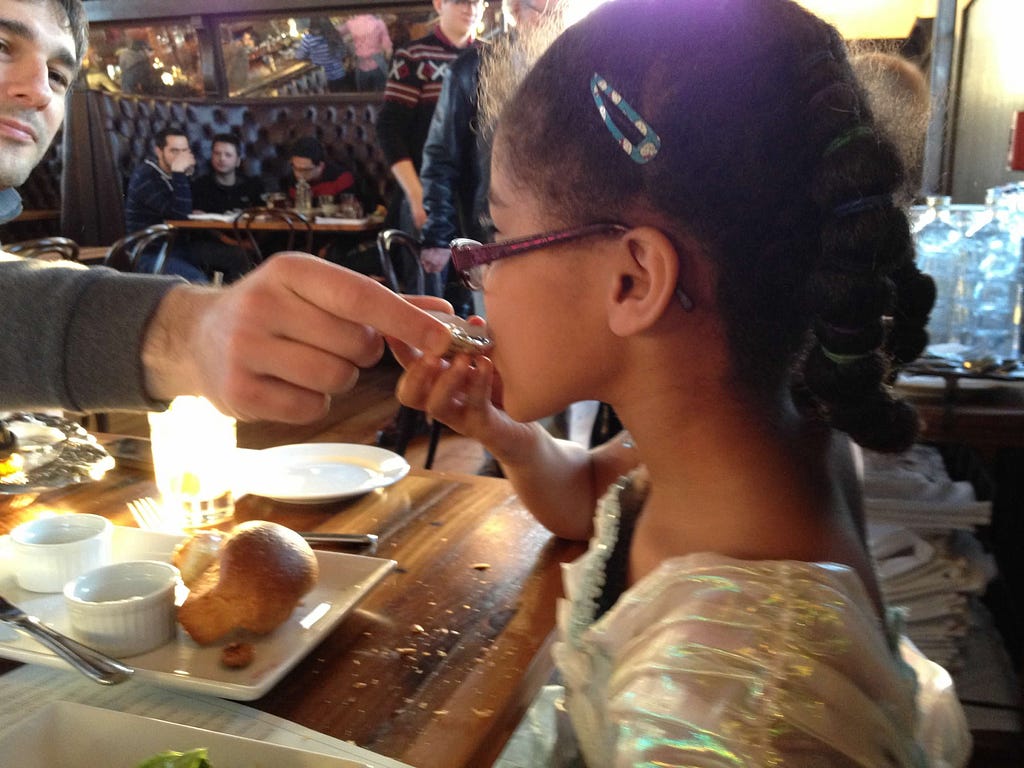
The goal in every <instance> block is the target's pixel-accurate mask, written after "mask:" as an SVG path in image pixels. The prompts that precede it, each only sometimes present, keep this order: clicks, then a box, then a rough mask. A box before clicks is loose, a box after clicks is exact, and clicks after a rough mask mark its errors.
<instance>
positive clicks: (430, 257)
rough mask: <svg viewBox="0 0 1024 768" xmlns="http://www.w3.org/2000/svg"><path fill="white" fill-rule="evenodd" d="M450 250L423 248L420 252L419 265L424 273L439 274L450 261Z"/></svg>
mask: <svg viewBox="0 0 1024 768" xmlns="http://www.w3.org/2000/svg"><path fill="white" fill-rule="evenodd" d="M451 257H452V252H451V249H450V248H424V249H423V250H422V251H420V263H421V264H422V265H423V271H424V272H440V271H441V270H442V269H444V268H445V266H446V265H447V264H448V262H449V261H450V260H451Z"/></svg>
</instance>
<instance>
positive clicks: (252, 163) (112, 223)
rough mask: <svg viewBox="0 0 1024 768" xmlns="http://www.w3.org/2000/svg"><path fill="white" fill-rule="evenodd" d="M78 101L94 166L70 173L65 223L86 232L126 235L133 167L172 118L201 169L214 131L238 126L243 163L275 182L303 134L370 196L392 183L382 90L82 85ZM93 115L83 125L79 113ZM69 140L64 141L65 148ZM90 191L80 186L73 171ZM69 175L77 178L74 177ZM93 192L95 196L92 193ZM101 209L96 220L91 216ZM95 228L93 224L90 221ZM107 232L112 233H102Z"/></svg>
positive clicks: (78, 130)
mask: <svg viewBox="0 0 1024 768" xmlns="http://www.w3.org/2000/svg"><path fill="white" fill-rule="evenodd" d="M79 98H83V99H84V100H85V103H84V105H82V104H79V105H78V108H77V109H74V111H73V120H72V121H71V125H70V128H69V130H70V132H72V133H73V134H74V138H73V139H72V142H73V143H72V145H71V146H72V147H73V149H72V151H73V153H74V155H73V156H72V155H70V154H69V155H68V156H69V157H71V158H72V160H73V161H74V162H75V163H76V164H79V163H80V162H82V158H81V157H80V154H81V153H82V152H83V150H84V149H85V147H88V151H89V153H90V154H91V158H90V167H89V168H85V167H81V166H80V167H79V168H78V173H77V174H75V173H72V174H70V176H71V177H72V178H71V179H70V180H66V182H65V189H66V190H67V192H68V193H70V194H65V195H64V211H63V212H64V215H65V216H64V220H65V226H64V230H65V232H66V233H67V234H68V236H70V237H76V235H77V238H76V239H78V240H79V241H80V242H83V243H91V242H92V240H94V239H98V240H100V241H101V242H98V243H93V244H99V245H103V244H109V243H111V242H113V241H114V240H116V239H117V238H119V237H121V236H122V235H124V234H125V233H124V203H123V200H124V189H125V187H126V185H127V180H128V177H129V175H130V174H131V171H132V169H133V168H134V167H135V166H136V165H138V164H140V163H141V162H143V161H144V160H145V159H146V158H148V157H152V146H153V135H154V134H155V133H157V132H158V131H159V130H161V129H162V128H165V127H167V126H168V125H172V124H176V125H180V126H182V127H184V128H185V129H186V131H187V132H188V137H189V140H190V142H191V143H192V148H193V151H195V152H196V153H197V156H198V158H199V166H198V168H197V173H205V172H207V171H208V170H209V165H208V160H209V157H210V151H211V147H212V139H213V136H214V135H216V134H218V133H227V132H230V133H235V134H236V135H238V136H239V137H240V138H241V140H242V153H243V165H242V170H243V171H245V172H246V173H249V174H252V175H256V176H260V177H262V178H263V181H264V185H265V186H266V188H267V189H268V190H276V189H278V187H279V182H280V179H281V177H282V176H284V175H285V174H286V173H287V171H288V159H289V156H288V150H289V148H290V146H291V144H292V143H293V142H294V141H295V140H296V139H297V138H299V137H301V136H310V135H311V136H316V137H317V138H318V139H320V141H321V142H322V143H323V144H324V146H325V148H326V150H327V154H328V157H329V158H331V159H334V160H337V161H339V162H342V163H344V164H345V165H346V166H348V167H349V168H350V169H351V170H352V171H353V172H354V173H355V175H356V178H357V179H358V180H359V192H360V194H361V196H362V197H363V198H364V199H365V202H367V203H370V204H375V203H377V202H381V201H386V200H387V199H388V198H389V196H390V193H391V190H392V188H393V184H394V181H393V180H392V178H391V176H390V174H389V171H388V166H387V163H386V161H385V160H384V156H383V154H382V153H381V150H380V147H379V146H378V144H377V134H376V122H377V114H378V112H379V109H380V106H381V103H380V95H379V94H310V95H303V96H285V97H276V98H264V99H260V98H253V99H231V100H225V101H220V102H216V101H208V100H203V99H157V98H152V97H145V96H125V95H122V94H111V93H102V92H99V91H88V92H84V93H83V94H81V95H80V96H79ZM83 118H84V122H85V123H86V126H85V127H83V126H82V125H80V123H81V122H83ZM67 147H68V144H67V143H65V151H67ZM76 176H77V178H79V179H80V180H82V181H85V182H86V184H87V185H89V184H88V181H89V177H90V176H91V177H92V181H93V184H92V185H89V186H93V191H92V192H91V193H89V194H85V195H83V194H81V193H80V192H79V193H77V194H76V190H75V187H76V185H75V181H74V178H75V177H76ZM69 181H70V183H69ZM90 198H92V200H90ZM90 216H92V217H95V220H94V221H92V222H90V221H89V217H90ZM93 229H95V230H96V231H95V233H93V232H92V230H93ZM102 241H105V242H102Z"/></svg>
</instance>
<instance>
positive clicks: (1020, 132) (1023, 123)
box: [1006, 112, 1024, 171]
mask: <svg viewBox="0 0 1024 768" xmlns="http://www.w3.org/2000/svg"><path fill="white" fill-rule="evenodd" d="M1006 169H1007V170H1008V171H1024V112H1014V113H1013V122H1012V123H1011V124H1010V152H1009V156H1008V157H1007V158H1006Z"/></svg>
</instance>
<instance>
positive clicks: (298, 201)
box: [295, 179, 313, 212]
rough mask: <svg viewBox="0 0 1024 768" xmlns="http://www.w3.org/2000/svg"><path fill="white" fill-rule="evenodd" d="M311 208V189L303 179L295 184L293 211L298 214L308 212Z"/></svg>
mask: <svg viewBox="0 0 1024 768" xmlns="http://www.w3.org/2000/svg"><path fill="white" fill-rule="evenodd" d="M312 207H313V188H312V187H310V186H309V182H308V181H306V180H305V179H299V180H298V181H297V182H295V209H296V210H297V211H300V212H305V211H309V210H310V209H312Z"/></svg>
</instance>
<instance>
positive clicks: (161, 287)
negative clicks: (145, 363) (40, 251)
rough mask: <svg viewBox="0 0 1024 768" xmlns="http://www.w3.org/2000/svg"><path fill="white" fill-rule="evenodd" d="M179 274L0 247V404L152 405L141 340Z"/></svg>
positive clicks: (81, 407) (87, 407)
mask: <svg viewBox="0 0 1024 768" xmlns="http://www.w3.org/2000/svg"><path fill="white" fill-rule="evenodd" d="M176 285H181V281H180V280H178V279H171V278H163V277H157V276H154V275H134V274H123V273H119V272H114V271H113V270H110V269H106V268H103V267H91V268H87V267H84V266H82V265H80V264H74V263H70V262H48V261H40V260H37V259H20V258H17V257H12V256H9V255H8V254H4V253H0V302H2V304H0V306H2V311H0V323H2V324H3V341H2V342H0V409H4V410H18V409H31V408H67V409H69V410H75V411H97V410H116V409H125V410H153V409H159V408H161V407H163V404H162V403H159V402H156V401H154V400H152V399H151V398H149V397H148V396H147V395H146V392H145V389H144V386H143V381H144V373H143V368H142V360H141V354H142V339H143V335H144V333H145V330H146V326H147V324H148V322H149V319H150V318H151V317H152V315H153V312H154V310H155V309H156V306H157V304H159V303H160V300H161V299H162V298H163V297H164V295H165V294H166V293H167V291H168V290H170V289H171V288H173V287H174V286H176Z"/></svg>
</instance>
